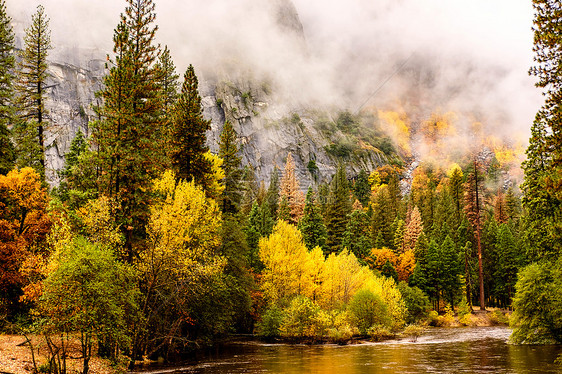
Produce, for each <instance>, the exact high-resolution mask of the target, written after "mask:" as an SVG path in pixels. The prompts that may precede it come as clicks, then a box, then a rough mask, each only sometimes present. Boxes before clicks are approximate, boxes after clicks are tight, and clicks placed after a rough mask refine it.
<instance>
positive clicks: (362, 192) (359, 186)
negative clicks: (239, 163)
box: [353, 169, 371, 207]
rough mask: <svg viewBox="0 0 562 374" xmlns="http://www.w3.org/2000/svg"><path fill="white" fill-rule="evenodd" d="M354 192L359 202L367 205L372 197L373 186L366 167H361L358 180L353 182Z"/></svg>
mask: <svg viewBox="0 0 562 374" xmlns="http://www.w3.org/2000/svg"><path fill="white" fill-rule="evenodd" d="M353 194H354V195H355V197H356V198H357V200H359V202H360V203H361V204H362V205H363V206H364V207H366V206H367V205H368V204H369V199H370V198H371V186H370V185H369V176H368V175H367V172H366V171H365V170H364V169H361V171H360V172H359V175H358V176H357V180H356V181H355V183H354V184H353Z"/></svg>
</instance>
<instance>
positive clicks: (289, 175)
mask: <svg viewBox="0 0 562 374" xmlns="http://www.w3.org/2000/svg"><path fill="white" fill-rule="evenodd" d="M279 195H280V197H285V198H286V200H287V205H288V207H289V215H290V220H289V222H290V223H292V224H294V225H296V224H297V223H298V222H299V220H300V219H301V217H302V215H303V210H304V195H303V193H302V191H301V190H300V183H299V180H298V179H297V176H296V174H295V162H294V161H293V156H292V155H291V153H289V154H288V155H287V162H286V163H285V170H284V171H283V178H282V179H281V185H280V190H279Z"/></svg>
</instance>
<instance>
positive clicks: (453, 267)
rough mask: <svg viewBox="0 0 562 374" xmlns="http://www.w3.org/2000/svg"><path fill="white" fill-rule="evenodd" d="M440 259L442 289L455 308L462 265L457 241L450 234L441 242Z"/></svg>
mask: <svg viewBox="0 0 562 374" xmlns="http://www.w3.org/2000/svg"><path fill="white" fill-rule="evenodd" d="M439 260H440V264H439V265H440V267H441V274H442V278H441V289H442V290H443V293H444V295H445V296H446V297H447V299H448V300H447V301H448V302H449V304H451V308H454V304H455V298H456V296H457V294H458V292H459V289H460V287H461V283H460V277H459V276H460V274H461V267H460V262H459V254H458V251H457V248H456V247H455V243H454V242H453V240H452V239H451V237H450V236H448V235H447V237H446V238H445V240H444V241H443V244H441V248H440V253H439Z"/></svg>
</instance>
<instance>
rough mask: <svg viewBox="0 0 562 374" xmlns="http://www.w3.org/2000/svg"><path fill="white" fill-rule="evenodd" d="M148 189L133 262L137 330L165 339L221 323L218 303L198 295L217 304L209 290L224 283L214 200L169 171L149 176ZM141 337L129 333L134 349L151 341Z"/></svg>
mask: <svg viewBox="0 0 562 374" xmlns="http://www.w3.org/2000/svg"><path fill="white" fill-rule="evenodd" d="M153 191H154V193H155V195H157V196H158V198H156V199H155V200H154V202H153V204H152V206H151V207H150V218H149V222H148V225H147V227H146V232H147V241H146V248H145V250H144V251H143V252H141V253H140V258H139V264H138V269H139V277H140V281H139V284H140V288H141V292H142V295H143V299H142V301H141V310H142V314H143V315H144V317H145V318H144V319H143V320H142V321H141V326H140V328H139V329H138V330H139V331H150V334H151V336H157V337H168V338H169V339H170V341H171V340H173V339H172V338H173V337H182V336H183V337H185V331H186V330H189V328H190V326H193V325H195V324H199V325H200V326H201V325H202V324H203V323H204V322H205V321H207V320H208V321H213V323H215V324H216V325H219V324H221V323H222V322H223V321H222V320H221V318H222V315H221V314H220V311H221V308H219V307H216V308H214V309H213V308H207V309H205V307H206V306H205V305H204V304H205V302H204V300H207V299H211V300H210V301H209V302H210V303H215V302H216V303H218V302H219V301H218V298H220V297H222V296H217V293H215V290H216V289H217V288H219V287H223V286H224V280H223V279H222V274H223V269H224V266H225V261H224V259H223V258H221V257H220V256H217V255H216V251H217V249H218V247H219V245H220V229H221V223H222V218H221V214H220V210H219V209H218V206H217V204H216V202H215V201H214V200H213V199H210V198H208V197H207V196H206V195H205V192H204V191H203V189H202V188H201V187H200V186H198V185H195V183H194V182H193V181H191V182H186V181H185V180H180V181H177V180H176V177H175V175H174V173H173V172H172V171H166V172H165V173H164V175H163V176H162V177H161V178H159V179H156V180H155V181H154V183H153ZM211 295H213V296H211ZM163 309H165V312H163ZM211 310H212V311H211ZM214 312H216V313H215V314H213V313H214ZM203 313H210V314H209V315H206V316H203ZM203 318H204V319H205V321H203ZM146 337H147V336H146V335H145V334H140V333H139V335H137V336H135V337H134V346H135V347H136V348H135V349H139V350H141V351H142V349H143V347H146V346H147V345H148V344H153V343H154V341H151V342H148V341H147V340H145V339H146ZM162 339H163V338H162ZM161 343H163V344H165V341H161Z"/></svg>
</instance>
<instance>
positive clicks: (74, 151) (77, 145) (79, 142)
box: [57, 130, 88, 201]
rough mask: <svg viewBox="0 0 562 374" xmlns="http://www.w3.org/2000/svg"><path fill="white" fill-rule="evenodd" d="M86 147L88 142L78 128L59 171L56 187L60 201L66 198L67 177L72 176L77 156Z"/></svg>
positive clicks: (67, 188)
mask: <svg viewBox="0 0 562 374" xmlns="http://www.w3.org/2000/svg"><path fill="white" fill-rule="evenodd" d="M87 149H88V143H87V142H86V139H85V138H84V135H83V134H82V131H80V130H78V132H77V133H76V136H74V139H72V142H71V143H70V149H69V150H68V152H67V153H66V154H65V155H64V167H63V169H62V170H61V171H60V172H59V175H60V177H61V181H60V184H59V187H58V189H57V190H58V193H59V197H60V198H61V200H62V201H66V200H68V190H69V180H68V179H69V178H70V177H71V176H72V173H73V169H74V168H75V167H76V166H77V165H78V158H79V157H80V155H82V154H83V153H84V152H86V150H87Z"/></svg>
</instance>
